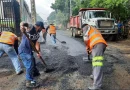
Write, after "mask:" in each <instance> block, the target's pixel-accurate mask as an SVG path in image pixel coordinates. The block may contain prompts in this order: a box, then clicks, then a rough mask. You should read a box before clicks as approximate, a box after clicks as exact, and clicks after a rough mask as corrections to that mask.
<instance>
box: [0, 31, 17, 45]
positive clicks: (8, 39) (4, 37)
mask: <svg viewBox="0 0 130 90" xmlns="http://www.w3.org/2000/svg"><path fill="white" fill-rule="evenodd" d="M16 39H18V38H17V36H16V35H15V34H13V33H12V32H7V31H3V32H2V34H1V36H0V43H5V44H9V45H14V42H15V40H16Z"/></svg>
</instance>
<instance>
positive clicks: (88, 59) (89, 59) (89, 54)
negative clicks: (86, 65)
mask: <svg viewBox="0 0 130 90" xmlns="http://www.w3.org/2000/svg"><path fill="white" fill-rule="evenodd" d="M88 60H90V53H89V51H88Z"/></svg>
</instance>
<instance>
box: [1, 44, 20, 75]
mask: <svg viewBox="0 0 130 90" xmlns="http://www.w3.org/2000/svg"><path fill="white" fill-rule="evenodd" d="M4 53H6V54H7V55H8V56H9V58H10V59H11V60H12V63H13V66H14V68H15V71H16V73H18V72H20V71H21V65H20V62H19V59H18V56H17V53H16V51H15V50H14V48H13V46H10V45H7V44H3V43H0V57H2V55H3V54H4Z"/></svg>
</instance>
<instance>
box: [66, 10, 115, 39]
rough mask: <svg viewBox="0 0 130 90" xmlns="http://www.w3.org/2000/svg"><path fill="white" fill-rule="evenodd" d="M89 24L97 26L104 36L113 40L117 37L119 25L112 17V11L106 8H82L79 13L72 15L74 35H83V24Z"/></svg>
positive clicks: (71, 28) (71, 26)
mask: <svg viewBox="0 0 130 90" xmlns="http://www.w3.org/2000/svg"><path fill="white" fill-rule="evenodd" d="M83 24H88V25H91V26H93V27H95V28H97V29H98V30H99V31H100V32H101V34H102V35H103V36H104V37H106V38H107V37H110V38H112V39H113V40H114V39H116V37H117V25H116V24H115V20H114V19H113V18H111V13H110V12H109V11H108V10H107V9H105V8H82V9H80V10H79V14H78V15H76V16H71V17H70V25H69V26H70V30H71V31H72V36H74V37H77V36H82V34H83V31H82V28H81V27H82V25H83Z"/></svg>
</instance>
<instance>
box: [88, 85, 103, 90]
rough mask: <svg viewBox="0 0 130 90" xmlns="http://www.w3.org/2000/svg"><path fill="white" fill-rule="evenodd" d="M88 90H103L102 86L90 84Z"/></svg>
mask: <svg viewBox="0 0 130 90" xmlns="http://www.w3.org/2000/svg"><path fill="white" fill-rule="evenodd" d="M87 90H102V89H101V88H98V87H94V86H90V87H88V89H87Z"/></svg>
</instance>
